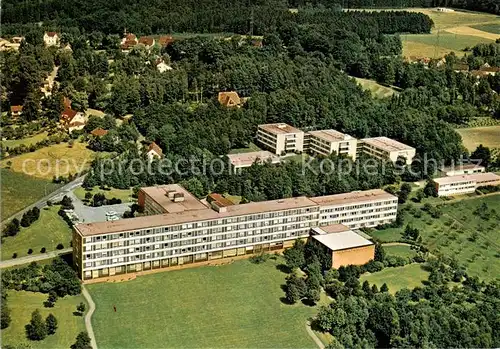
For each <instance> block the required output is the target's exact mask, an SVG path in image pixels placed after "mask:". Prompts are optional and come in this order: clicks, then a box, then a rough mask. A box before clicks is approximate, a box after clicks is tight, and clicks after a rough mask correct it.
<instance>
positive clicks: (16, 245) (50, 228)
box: [2, 206, 71, 260]
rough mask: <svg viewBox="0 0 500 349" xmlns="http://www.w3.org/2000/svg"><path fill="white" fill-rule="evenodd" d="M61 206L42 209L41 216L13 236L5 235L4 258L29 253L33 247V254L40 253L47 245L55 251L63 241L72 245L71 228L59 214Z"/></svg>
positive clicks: (66, 245)
mask: <svg viewBox="0 0 500 349" xmlns="http://www.w3.org/2000/svg"><path fill="white" fill-rule="evenodd" d="M58 210H59V206H52V207H50V208H48V207H46V208H44V209H42V210H41V212H40V218H38V220H37V221H35V222H34V223H33V224H31V225H30V226H29V227H27V228H22V227H21V231H20V232H19V233H18V234H17V235H16V236H13V237H5V238H4V239H3V242H2V260H6V259H11V258H12V254H13V253H17V256H18V257H24V256H27V255H28V249H30V248H31V249H33V255H35V254H39V253H40V249H41V248H42V247H45V248H46V250H47V252H50V251H55V250H56V246H57V244H59V243H62V244H63V245H64V247H70V241H71V228H70V227H69V226H68V224H67V223H66V222H65V221H64V220H63V219H62V218H61V217H60V216H59V215H58V214H57V211H58Z"/></svg>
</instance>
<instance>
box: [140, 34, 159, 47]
mask: <svg viewBox="0 0 500 349" xmlns="http://www.w3.org/2000/svg"><path fill="white" fill-rule="evenodd" d="M155 42H156V41H155V39H154V38H153V37H151V36H141V38H140V39H139V44H141V45H144V46H145V47H146V48H147V49H148V50H149V49H151V48H152V47H153V46H154V45H155Z"/></svg>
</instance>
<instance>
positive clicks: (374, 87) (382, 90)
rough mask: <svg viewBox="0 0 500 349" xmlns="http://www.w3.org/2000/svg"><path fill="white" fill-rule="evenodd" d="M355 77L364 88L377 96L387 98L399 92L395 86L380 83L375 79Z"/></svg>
mask: <svg viewBox="0 0 500 349" xmlns="http://www.w3.org/2000/svg"><path fill="white" fill-rule="evenodd" d="M354 79H356V82H357V83H358V84H360V85H361V87H362V88H363V89H364V90H368V91H370V92H371V94H372V96H373V97H375V98H387V97H391V96H392V95H394V94H395V93H397V92H396V90H394V89H393V88H390V87H387V86H383V85H380V84H378V83H377V82H376V81H373V80H368V79H361V78H354Z"/></svg>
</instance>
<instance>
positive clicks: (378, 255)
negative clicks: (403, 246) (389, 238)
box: [374, 243, 385, 262]
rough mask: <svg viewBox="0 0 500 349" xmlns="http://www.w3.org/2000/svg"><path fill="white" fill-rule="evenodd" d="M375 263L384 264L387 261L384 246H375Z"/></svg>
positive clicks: (378, 244)
mask: <svg viewBox="0 0 500 349" xmlns="http://www.w3.org/2000/svg"><path fill="white" fill-rule="evenodd" d="M374 260H375V261H377V262H383V261H384V260H385V250H384V247H383V246H382V244H380V243H377V244H375V259H374Z"/></svg>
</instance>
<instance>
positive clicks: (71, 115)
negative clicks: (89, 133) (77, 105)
mask: <svg viewBox="0 0 500 349" xmlns="http://www.w3.org/2000/svg"><path fill="white" fill-rule="evenodd" d="M59 122H60V123H61V125H62V127H64V128H65V129H67V130H68V132H69V133H71V132H73V131H75V130H81V129H83V128H84V127H85V124H86V123H87V118H86V116H85V114H84V113H82V112H79V111H76V110H73V109H71V108H65V109H64V110H63V112H62V113H61V118H60V120H59Z"/></svg>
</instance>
